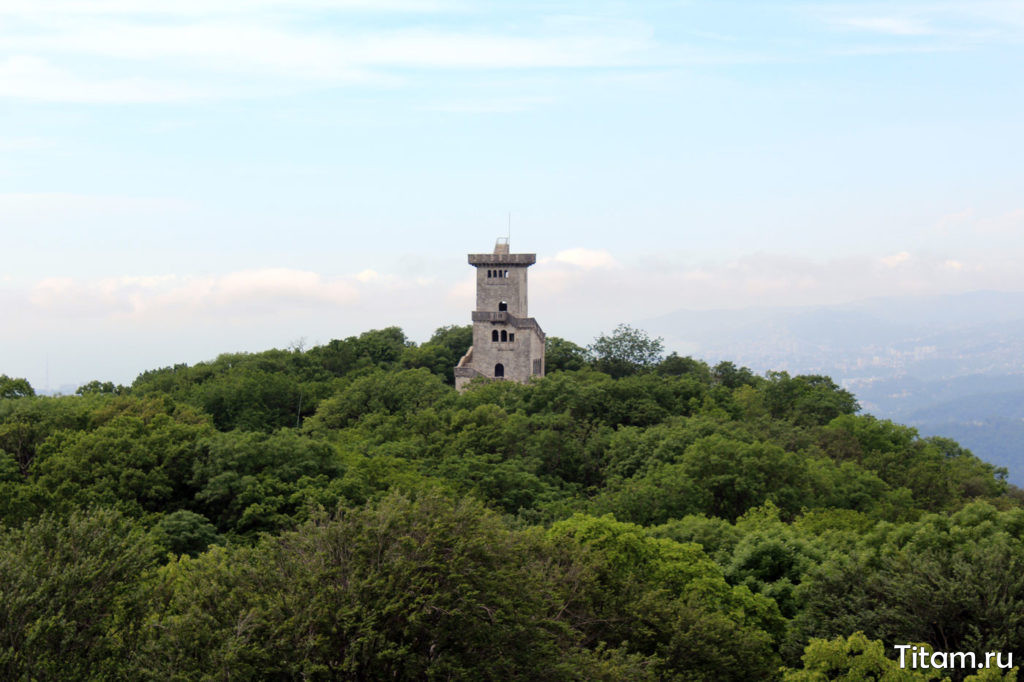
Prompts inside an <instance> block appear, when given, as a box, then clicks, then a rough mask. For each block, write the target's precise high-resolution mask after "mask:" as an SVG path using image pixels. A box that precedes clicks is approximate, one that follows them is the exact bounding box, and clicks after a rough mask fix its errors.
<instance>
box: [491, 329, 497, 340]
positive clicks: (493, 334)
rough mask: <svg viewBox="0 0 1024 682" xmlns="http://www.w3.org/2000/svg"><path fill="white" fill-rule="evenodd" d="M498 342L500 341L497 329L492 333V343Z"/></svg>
mask: <svg viewBox="0 0 1024 682" xmlns="http://www.w3.org/2000/svg"><path fill="white" fill-rule="evenodd" d="M497 340H498V330H497V329H495V330H494V331H493V332H491V341H497Z"/></svg>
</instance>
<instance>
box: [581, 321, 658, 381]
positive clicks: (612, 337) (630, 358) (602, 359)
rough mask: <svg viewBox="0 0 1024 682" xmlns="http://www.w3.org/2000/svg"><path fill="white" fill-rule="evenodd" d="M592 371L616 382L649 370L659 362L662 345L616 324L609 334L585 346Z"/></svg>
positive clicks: (626, 325)
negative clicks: (592, 366) (602, 373)
mask: <svg viewBox="0 0 1024 682" xmlns="http://www.w3.org/2000/svg"><path fill="white" fill-rule="evenodd" d="M587 351H588V352H589V353H590V355H591V357H592V358H593V364H594V369H596V370H598V371H599V372H604V373H605V374H608V375H610V376H612V377H614V378H616V379H618V378H620V377H624V376H628V375H630V374H636V373H637V372H642V371H645V370H648V369H651V368H652V367H654V366H655V365H657V364H658V363H659V362H661V356H662V351H664V344H663V343H662V339H661V338H656V339H652V338H651V337H650V336H649V335H648V334H647V332H645V331H643V330H641V329H633V328H632V327H630V326H629V325H628V324H620V325H619V326H618V327H616V328H615V331H613V332H612V333H611V334H608V335H605V334H601V335H600V336H598V337H597V338H596V339H594V343H592V344H590V345H589V346H587Z"/></svg>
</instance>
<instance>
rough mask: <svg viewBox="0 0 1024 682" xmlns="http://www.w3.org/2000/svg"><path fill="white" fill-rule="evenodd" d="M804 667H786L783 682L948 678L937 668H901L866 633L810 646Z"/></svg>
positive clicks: (908, 681)
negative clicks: (789, 668)
mask: <svg viewBox="0 0 1024 682" xmlns="http://www.w3.org/2000/svg"><path fill="white" fill-rule="evenodd" d="M803 664H804V667H803V669H802V670H786V671H785V675H783V678H782V679H783V682H826V681H827V680H835V681H836V682H874V681H875V680H877V681H878V682H931V681H941V680H944V679H946V680H948V678H944V676H943V675H941V674H940V673H938V672H936V671H934V670H928V671H925V670H910V669H906V670H905V669H901V668H900V667H899V664H898V663H897V662H896V661H894V660H892V659H889V658H886V657H885V647H884V645H883V644H882V643H881V642H879V641H875V640H869V639H868V638H867V637H865V636H864V633H862V632H855V633H853V634H852V635H850V636H849V637H846V638H843V637H837V638H836V639H833V640H824V639H816V640H813V641H812V642H811V643H810V644H808V645H807V648H806V649H805V651H804V655H803Z"/></svg>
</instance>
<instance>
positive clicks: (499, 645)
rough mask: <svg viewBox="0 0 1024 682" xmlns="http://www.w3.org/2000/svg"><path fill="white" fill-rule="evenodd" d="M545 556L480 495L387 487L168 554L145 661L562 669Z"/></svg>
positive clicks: (545, 672) (218, 666)
mask: <svg viewBox="0 0 1024 682" xmlns="http://www.w3.org/2000/svg"><path fill="white" fill-rule="evenodd" d="M542 556H543V554H542V547H541V546H539V545H538V542H537V540H535V539H532V538H531V537H530V536H527V535H522V534H516V533H510V532H509V531H507V530H505V529H504V528H503V527H502V525H501V523H500V521H499V520H498V519H497V518H496V517H495V516H494V515H493V514H491V513H488V512H487V511H486V510H485V509H483V508H482V507H481V506H480V505H479V504H478V503H475V502H472V501H464V502H461V503H457V504H453V503H451V502H449V501H448V500H446V499H444V498H441V497H438V496H436V495H427V496H425V497H421V498H419V499H415V500H411V499H409V498H407V497H404V496H399V495H391V496H389V497H388V498H386V499H385V500H383V501H382V502H381V503H380V504H379V505H377V506H375V507H372V508H367V509H363V510H353V511H349V512H346V513H344V514H343V515H341V516H340V517H338V518H335V519H324V518H321V519H317V520H315V521H311V522H309V523H307V524H305V525H303V526H302V527H300V528H299V529H297V530H296V531H294V532H289V533H285V534H283V535H281V536H279V537H277V538H267V539H265V540H264V541H263V542H261V543H260V544H259V545H258V546H257V547H255V548H253V549H238V550H233V551H224V550H220V551H213V552H211V553H208V554H206V555H204V556H202V557H201V558H200V559H198V560H196V561H188V560H180V561H177V562H173V563H172V564H170V565H169V566H167V567H166V568H165V569H164V571H163V572H162V575H161V581H160V586H159V589H158V590H157V592H156V593H155V596H156V599H157V600H158V602H157V604H158V605H157V607H156V609H155V611H156V613H158V614H159V615H158V616H157V618H156V619H155V620H154V621H153V622H152V624H151V626H150V629H149V641H148V642H147V644H146V648H145V651H146V655H145V657H144V659H143V660H141V661H140V664H139V665H140V667H141V668H142V669H141V670H140V672H141V673H142V674H144V675H146V676H149V677H158V678H163V677H170V676H174V675H175V674H176V673H177V672H178V671H181V670H196V671H211V670H230V671H231V672H232V676H238V677H241V678H254V677H258V678H304V677H315V678H321V679H366V680H385V679H426V678H429V679H435V678H440V679H450V678H459V679H500V680H505V679H523V680H535V679H569V678H572V677H574V676H575V675H574V674H573V672H572V671H571V669H570V668H569V667H568V665H567V663H568V661H567V660H566V659H567V658H569V657H568V656H567V654H568V653H569V651H571V646H572V645H573V643H574V635H573V632H572V630H571V629H570V628H569V627H568V626H567V624H566V623H564V622H560V621H559V620H558V619H557V616H558V613H557V611H556V608H555V607H556V603H555V601H554V597H555V595H554V594H553V592H554V590H555V589H557V585H556V584H554V583H553V581H552V580H551V577H550V574H549V573H548V571H547V570H546V568H545V567H544V565H543V562H542ZM264 595H273V598H272V599H266V598H264ZM199 604H204V605H207V607H206V608H203V609H199V608H197V605H199Z"/></svg>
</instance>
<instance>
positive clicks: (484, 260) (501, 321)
mask: <svg viewBox="0 0 1024 682" xmlns="http://www.w3.org/2000/svg"><path fill="white" fill-rule="evenodd" d="M536 260H537V258H536V256H535V255H534V254H532V253H509V252H508V248H507V246H505V245H504V244H500V245H499V246H498V247H495V252H494V253H487V254H483V253H474V254H470V255H469V264H470V265H472V266H474V267H475V268H476V310H474V311H473V315H472V317H473V346H472V347H471V348H470V350H469V352H468V353H467V354H466V355H465V356H464V357H463V358H462V359H461V360H460V361H459V364H458V365H457V366H456V368H455V387H456V388H457V389H458V390H460V391H461V390H462V389H463V388H465V386H466V385H467V384H468V383H469V382H470V381H472V380H473V379H474V378H476V377H481V376H482V377H486V378H489V379H496V378H500V379H507V380H511V381H518V382H521V383H525V382H526V381H529V380H530V378H531V377H542V376H544V350H545V336H544V331H543V330H542V329H541V328H540V325H538V324H537V321H536V320H534V319H533V318H531V317H528V316H527V315H528V307H527V293H526V292H527V268H528V267H529V266H531V265H533V264H534V263H535V262H536ZM499 366H500V369H501V370H502V372H503V376H498V374H497V370H498V368H499Z"/></svg>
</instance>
